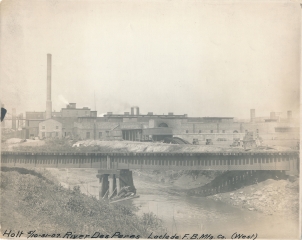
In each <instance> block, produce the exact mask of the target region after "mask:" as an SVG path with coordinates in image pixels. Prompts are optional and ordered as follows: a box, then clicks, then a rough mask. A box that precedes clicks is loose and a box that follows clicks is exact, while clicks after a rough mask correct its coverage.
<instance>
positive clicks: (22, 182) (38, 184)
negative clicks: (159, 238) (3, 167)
mask: <svg viewBox="0 0 302 240" xmlns="http://www.w3.org/2000/svg"><path fill="white" fill-rule="evenodd" d="M160 225H161V221H160V220H159V219H157V218H156V217H155V216H153V215H148V214H145V215H144V216H143V217H138V216H136V215H135V213H134V212H133V209H130V208H126V207H124V206H120V205H114V206H113V205H109V204H107V203H105V202H103V201H98V200H97V199H95V198H92V197H88V196H86V195H84V194H82V193H80V191H79V190H78V189H73V190H67V189H65V188H63V187H62V186H60V185H58V184H56V183H53V182H51V181H49V180H47V179H45V178H44V179H42V178H40V177H39V176H33V175H31V174H20V173H18V172H15V171H14V172H1V227H2V231H3V232H4V231H5V229H12V230H23V231H30V230H37V232H40V233H41V232H44V233H52V232H56V233H61V234H64V233H66V232H67V231H72V232H77V233H81V234H93V233H94V232H95V231H98V232H102V233H104V234H105V233H107V234H113V233H115V232H116V231H119V232H121V233H122V234H136V235H137V234H138V235H140V236H146V235H148V234H150V232H152V231H154V232H157V231H161V230H162V229H160Z"/></svg>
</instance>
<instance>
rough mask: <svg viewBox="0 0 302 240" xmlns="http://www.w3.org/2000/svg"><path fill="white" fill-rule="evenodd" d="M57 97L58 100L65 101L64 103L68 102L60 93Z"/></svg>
mask: <svg viewBox="0 0 302 240" xmlns="http://www.w3.org/2000/svg"><path fill="white" fill-rule="evenodd" d="M58 98H59V100H60V101H61V102H63V103H65V104H69V102H68V101H67V100H66V98H64V97H63V95H62V94H60V95H59V96H58Z"/></svg>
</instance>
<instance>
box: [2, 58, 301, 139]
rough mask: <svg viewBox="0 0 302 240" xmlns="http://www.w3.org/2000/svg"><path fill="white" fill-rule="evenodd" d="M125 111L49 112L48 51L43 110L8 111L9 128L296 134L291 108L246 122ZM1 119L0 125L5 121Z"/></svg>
mask: <svg viewBox="0 0 302 240" xmlns="http://www.w3.org/2000/svg"><path fill="white" fill-rule="evenodd" d="M129 110H130V111H129V112H124V113H119V114H117V113H113V112H107V114H104V115H103V116H101V117H100V116H98V114H97V111H92V110H91V109H90V108H89V107H80V108H79V107H78V106H77V104H76V103H69V104H67V106H66V107H65V108H62V109H61V110H60V111H59V112H55V111H52V100H51V54H47V94H46V111H43V112H26V113H25V118H24V117H23V113H21V114H19V115H17V114H16V109H13V111H12V115H11V119H6V122H9V121H10V120H11V123H12V124H11V128H12V129H14V130H15V131H16V133H17V134H18V137H20V138H23V139H28V138H36V137H38V138H40V139H43V138H50V137H52V138H71V139H82V140H84V139H93V140H128V141H162V140H163V139H164V138H167V137H180V138H182V139H185V140H187V141H189V142H191V143H192V142H193V140H194V139H197V140H198V141H205V140H206V139H212V140H219V139H220V140H230V141H231V140H233V139H234V138H242V137H243V135H244V133H245V132H246V131H249V132H255V133H256V132H259V133H260V134H261V136H262V137H263V138H267V139H272V138H276V136H277V137H280V138H283V139H284V138H285V139H298V138H299V125H298V124H297V123H295V121H293V119H292V111H287V116H286V118H281V117H280V114H278V113H276V112H271V113H270V117H268V118H261V117H256V111H255V109H251V110H250V119H249V121H239V120H235V118H233V117H189V116H188V115H187V114H183V115H175V114H173V113H172V112H169V113H167V114H165V115H157V114H154V113H153V112H147V113H142V112H141V111H140V108H139V107H131V109H129ZM6 124H7V123H5V121H4V122H2V127H8V126H9V125H10V124H7V125H6Z"/></svg>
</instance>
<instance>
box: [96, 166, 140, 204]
mask: <svg viewBox="0 0 302 240" xmlns="http://www.w3.org/2000/svg"><path fill="white" fill-rule="evenodd" d="M96 177H97V178H99V183H100V185H99V199H100V200H101V199H102V198H104V197H106V198H107V197H108V198H111V197H113V196H115V195H118V194H119V193H120V191H121V189H122V188H123V187H124V186H129V187H130V189H129V190H130V191H131V192H134V193H136V189H135V187H134V183H133V177H132V171H129V170H128V169H123V170H111V169H99V171H98V174H97V175H96ZM106 193H108V194H107V195H106ZM105 195H106V196H105Z"/></svg>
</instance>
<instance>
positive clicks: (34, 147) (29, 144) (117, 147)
mask: <svg viewBox="0 0 302 240" xmlns="http://www.w3.org/2000/svg"><path fill="white" fill-rule="evenodd" d="M2 150H4V151H24V152H26V151H29V152H82V153H83V152H100V153H109V152H120V153H127V152H138V153H153V152H154V153H156V152H165V153H206V152H217V153H219V152H223V153H225V152H238V153H239V152H245V150H244V149H243V148H240V147H238V148H234V147H233V148H232V147H230V146H229V145H225V144H220V145H217V144H216V145H191V144H168V143H161V142H132V141H99V140H85V141H78V142H75V141H72V140H68V139H46V140H45V141H40V140H26V142H23V141H22V139H8V140H7V141H6V142H5V143H4V144H3V148H2ZM290 150H291V149H290V148H287V147H277V146H274V147H272V148H257V149H252V150H250V151H257V152H276V151H290Z"/></svg>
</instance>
